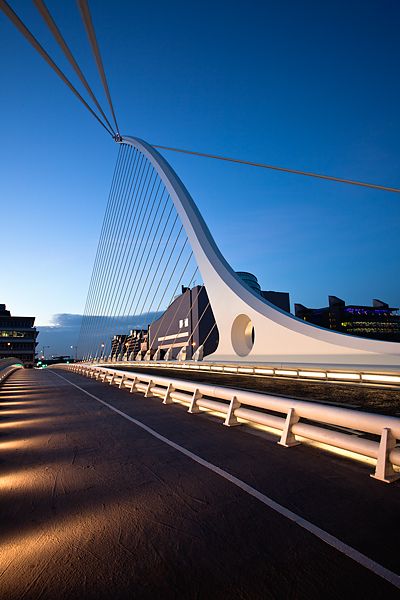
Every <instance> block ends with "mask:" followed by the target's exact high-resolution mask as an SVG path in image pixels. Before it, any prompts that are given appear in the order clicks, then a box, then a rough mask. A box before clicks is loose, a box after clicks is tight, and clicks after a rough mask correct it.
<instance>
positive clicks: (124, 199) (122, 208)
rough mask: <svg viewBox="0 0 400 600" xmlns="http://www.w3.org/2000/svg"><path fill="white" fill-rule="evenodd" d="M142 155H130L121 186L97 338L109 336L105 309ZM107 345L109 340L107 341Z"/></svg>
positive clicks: (103, 279)
mask: <svg viewBox="0 0 400 600" xmlns="http://www.w3.org/2000/svg"><path fill="white" fill-rule="evenodd" d="M140 160H141V155H140V153H138V152H132V153H131V155H130V161H129V164H128V165H127V169H126V171H125V173H124V179H123V182H122V186H121V192H120V196H121V201H120V204H119V206H118V207H117V210H116V211H115V212H116V219H115V227H114V230H113V233H112V236H111V237H110V240H109V248H110V251H109V253H108V257H107V262H106V265H105V268H104V269H103V273H102V276H101V287H100V294H99V296H100V301H99V310H98V313H99V317H98V319H97V323H95V327H94V328H93V330H92V334H91V335H92V337H93V339H94V340H95V339H96V338H97V336H98V335H101V334H103V337H104V336H107V332H105V331H102V327H103V325H104V321H105V318H106V315H105V311H106V310H107V306H108V302H109V299H110V297H111V296H112V293H113V289H112V283H113V281H114V278H115V269H114V265H115V264H116V261H117V260H118V256H120V254H121V252H122V251H123V247H122V240H121V232H122V231H123V230H124V227H125V217H126V214H127V211H128V208H129V205H130V191H131V190H130V187H129V186H130V182H131V181H132V172H133V170H134V169H136V168H137V166H138V163H140ZM104 343H105V347H107V344H108V341H107V340H106V341H105V342H104Z"/></svg>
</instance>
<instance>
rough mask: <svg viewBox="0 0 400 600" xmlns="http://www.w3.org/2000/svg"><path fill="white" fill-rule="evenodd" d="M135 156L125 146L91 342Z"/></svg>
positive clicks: (100, 309)
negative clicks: (122, 168)
mask: <svg viewBox="0 0 400 600" xmlns="http://www.w3.org/2000/svg"><path fill="white" fill-rule="evenodd" d="M136 156H137V154H135V153H134V152H132V151H131V149H130V148H127V159H126V162H125V165H124V170H123V172H122V177H121V178H120V181H119V188H118V195H117V202H116V205H115V207H114V218H113V223H112V227H111V229H110V230H109V232H108V235H107V239H106V252H105V257H104V259H103V265H102V269H101V272H100V274H99V280H98V281H99V283H98V290H97V295H96V304H95V311H94V317H93V318H92V324H91V330H90V332H89V334H90V337H92V338H93V343H95V342H96V337H95V335H97V333H98V331H99V328H100V324H101V321H102V314H101V313H102V310H103V306H104V303H105V302H106V301H107V292H108V289H107V287H106V288H105V287H104V283H105V282H108V274H109V272H110V264H111V260H112V256H113V254H114V252H115V246H116V244H115V240H116V239H117V236H118V232H119V227H120V222H121V214H122V212H123V207H124V206H125V201H126V198H125V193H124V192H125V186H126V181H127V179H128V174H129V171H130V168H131V165H132V159H135V157H136Z"/></svg>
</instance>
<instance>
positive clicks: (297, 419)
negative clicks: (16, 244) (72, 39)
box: [0, 0, 400, 599]
mask: <svg viewBox="0 0 400 600" xmlns="http://www.w3.org/2000/svg"><path fill="white" fill-rule="evenodd" d="M35 4H36V6H37V8H38V9H39V12H40V13H41V15H42V17H43V18H44V20H45V22H46V24H47V25H48V26H49V29H50V31H51V32H52V34H53V35H54V37H55V38H56V40H57V41H58V43H59V45H60V47H61V49H62V51H63V52H64V54H65V56H66V57H67V58H68V60H69V62H70V64H71V65H72V66H73V68H74V70H75V72H76V73H77V75H78V77H79V79H80V81H81V83H82V84H83V85H84V87H85V88H86V91H87V92H88V93H89V95H90V97H91V99H92V101H93V103H94V105H95V107H97V109H98V110H97V112H96V110H95V109H92V108H91V107H90V106H89V105H88V104H87V102H86V101H85V100H84V99H83V98H82V96H81V95H80V93H79V92H78V91H77V90H76V88H75V87H74V86H73V85H72V84H71V82H70V81H69V80H68V79H67V78H66V76H65V75H64V73H63V72H62V71H61V70H60V69H59V67H58V66H57V65H56V64H55V63H54V61H53V60H52V58H51V57H50V56H49V55H48V54H47V52H46V51H45V50H44V48H43V47H42V46H41V45H40V44H39V43H38V41H37V40H36V38H35V37H34V36H33V34H32V33H31V32H30V31H29V30H28V29H27V27H26V26H25V25H24V24H23V23H22V21H21V20H20V19H19V18H18V17H17V15H16V14H15V13H14V11H13V10H12V9H11V7H10V6H9V5H8V3H7V2H5V1H4V0H1V1H0V7H1V8H2V10H3V11H4V12H5V13H6V14H7V16H8V17H9V18H10V19H11V20H12V21H13V23H14V24H15V25H16V26H17V28H18V29H19V30H20V31H21V32H22V33H23V35H24V36H25V37H26V38H27V39H28V41H29V42H30V43H31V44H32V45H33V46H34V47H35V48H36V50H38V52H39V53H40V54H41V55H42V57H43V58H44V59H45V60H46V61H47V62H48V64H49V65H50V66H51V67H52V68H53V70H54V71H55V72H56V73H57V74H58V75H59V77H60V78H61V79H62V80H63V81H64V83H66V84H67V85H68V87H69V88H70V89H71V90H72V91H73V92H74V94H75V95H76V96H77V97H78V99H79V100H80V101H81V102H82V103H83V104H84V105H85V107H86V108H87V109H89V111H90V112H91V113H92V114H93V116H95V117H96V119H97V120H98V121H99V122H100V124H101V125H102V126H103V127H104V128H105V129H106V130H107V131H108V133H110V135H111V136H112V138H113V140H114V142H115V144H116V149H117V152H118V155H117V159H116V164H115V169H114V175H113V178H112V182H111V188H110V192H109V197H108V203H107V207H106V212H105V217H104V221H103V226H102V230H101V233H100V239H99V244H98V249H97V254H96V258H95V262H94V266H93V272H92V276H91V280H90V284H89V290H88V295H87V299H86V305H85V310H84V316H83V320H82V327H81V331H80V338H79V341H78V346H77V348H79V357H80V360H79V361H76V362H75V363H74V364H70V365H55V366H54V367H51V368H48V369H32V370H30V369H24V368H22V365H21V364H19V363H18V361H17V360H13V359H7V360H6V361H0V433H1V438H0V453H1V454H0V461H1V466H2V474H1V479H0V483H1V494H0V501H1V511H0V520H1V536H2V541H1V546H0V556H1V571H0V589H1V595H2V597H4V598H7V599H14V598H15V599H17V598H18V599H19V598H54V597H60V598H71V597H78V596H82V597H84V598H96V599H97V598H109V597H114V596H115V597H117V598H130V597H135V598H136V597H138V598H154V597H165V598H170V597H171V598H176V597H178V598H180V597H184V598H196V599H197V598H227V597H229V598H260V599H261V598H321V597H324V598H338V597H347V596H348V595H349V594H350V593H351V594H352V595H353V593H354V592H353V590H357V593H358V595H360V596H363V597H365V598H377V597H383V596H384V597H385V598H386V597H387V598H391V597H393V598H394V597H398V590H399V589H400V575H399V573H400V564H399V553H398V551H397V540H396V536H395V535H393V530H394V528H395V526H396V518H395V517H396V515H397V512H398V506H399V499H400V487H399V484H398V480H399V478H400V448H399V445H398V440H399V439H400V418H399V408H398V399H399V388H400V344H398V343H394V342H390V341H381V340H376V339H367V338H360V337H356V336H351V335H344V334H341V333H338V332H336V331H333V330H328V329H324V328H321V327H317V326H315V325H313V324H311V323H308V322H305V321H304V320H301V319H299V318H297V317H295V316H293V315H292V314H290V313H289V312H287V311H285V310H283V309H282V308H279V307H277V306H276V305H274V304H273V303H272V302H271V301H269V300H268V299H267V298H266V297H265V296H263V295H262V294H261V293H259V291H258V290H257V289H254V287H252V286H251V285H249V281H246V280H244V278H243V277H242V276H241V275H240V273H237V272H236V271H235V270H234V269H233V268H232V266H231V265H230V264H229V263H228V262H227V261H226V259H225V258H224V257H223V256H222V254H221V252H220V250H219V248H218V246H217V244H216V243H215V241H214V239H213V237H212V235H211V233H210V230H209V229H208V227H207V225H206V223H205V221H204V219H203V217H202V215H201V211H200V209H199V207H198V206H197V204H196V202H195V200H194V199H193V198H192V196H191V195H190V193H189V191H188V189H187V188H186V186H185V185H184V183H183V181H182V180H181V178H180V177H179V176H178V174H177V173H176V172H175V170H174V169H173V168H172V166H171V165H170V164H169V162H168V161H167V159H166V158H165V156H164V154H162V152H164V153H165V152H168V151H179V152H188V153H189V154H196V153H194V152H191V151H184V150H181V149H176V148H166V147H161V146H158V145H155V144H152V143H149V142H148V141H145V140H143V139H140V138H138V137H136V136H129V135H122V134H121V133H120V131H119V128H118V125H117V120H116V116H115V111H114V107H113V104H112V101H111V95H110V92H109V88H108V84H107V80H106V76H105V72H104V67H103V64H102V60H101V56H100V52H99V47H98V44H97V40H96V36H95V32H94V28H93V23H92V22H91V16H90V13H89V9H88V5H87V2H85V1H84V0H80V1H79V5H80V8H81V13H82V19H83V23H84V25H85V28H86V30H87V34H88V39H89V41H90V44H91V47H92V50H93V54H94V57H95V61H96V64H97V67H98V69H99V74H100V79H101V81H102V83H103V85H104V89H105V94H106V97H107V100H108V102H109V106H110V112H111V115H112V119H110V120H109V119H108V118H107V116H106V114H105V112H104V111H103V109H102V108H101V106H100V105H99V103H98V100H97V98H96V97H95V96H94V94H93V91H92V89H91V88H90V86H89V84H88V83H87V80H86V79H85V77H84V75H83V73H82V71H81V69H80V67H79V65H78V64H77V62H76V60H75V58H74V57H73V56H72V53H71V51H70V49H69V47H68V46H67V45H66V42H65V40H64V39H63V37H62V35H61V32H60V31H59V29H58V28H57V26H56V25H55V22H54V21H53V19H52V17H51V15H50V13H49V11H48V9H47V7H46V6H45V4H44V2H43V1H42V0H36V2H35ZM111 121H112V122H113V124H112V123H111ZM197 154H198V153H197ZM203 156H208V157H209V158H213V159H217V160H229V161H231V162H235V163H245V164H247V165H251V166H255V167H259V168H271V169H275V170H280V171H289V172H292V173H296V174H298V175H303V176H307V177H309V176H312V177H319V178H323V179H327V180H331V181H340V182H342V183H347V184H350V185H359V186H363V187H372V188H375V189H379V190H381V191H386V192H388V191H389V192H394V193H399V192H400V190H398V189H396V188H388V187H385V186H380V185H374V184H368V183H365V182H357V181H350V180H344V179H339V178H334V177H331V176H325V175H318V174H315V173H308V172H300V171H296V170H291V169H282V168H279V167H275V166H272V165H267V164H260V163H256V162H249V161H241V160H239V159H232V158H227V157H220V156H215V155H211V154H207V155H205V154H204V155H203ZM242 275H243V273H242ZM77 352H78V350H77ZM386 484H391V485H386ZM392 484H393V485H392Z"/></svg>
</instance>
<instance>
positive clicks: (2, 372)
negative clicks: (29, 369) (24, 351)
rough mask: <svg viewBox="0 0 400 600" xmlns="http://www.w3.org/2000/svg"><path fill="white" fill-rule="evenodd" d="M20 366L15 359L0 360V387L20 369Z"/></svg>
mask: <svg viewBox="0 0 400 600" xmlns="http://www.w3.org/2000/svg"><path fill="white" fill-rule="evenodd" d="M21 368H22V364H21V363H20V362H18V359H17V358H4V359H2V360H0V385H1V384H2V383H3V382H4V381H5V380H6V379H7V377H9V375H11V373H13V372H14V371H16V370H17V369H21Z"/></svg>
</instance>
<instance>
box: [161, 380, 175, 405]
mask: <svg viewBox="0 0 400 600" xmlns="http://www.w3.org/2000/svg"><path fill="white" fill-rule="evenodd" d="M173 391H174V388H173V387H172V384H171V383H169V384H168V387H167V389H166V392H165V396H164V399H163V404H173V403H174V401H173V400H172V398H171V392H173Z"/></svg>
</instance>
